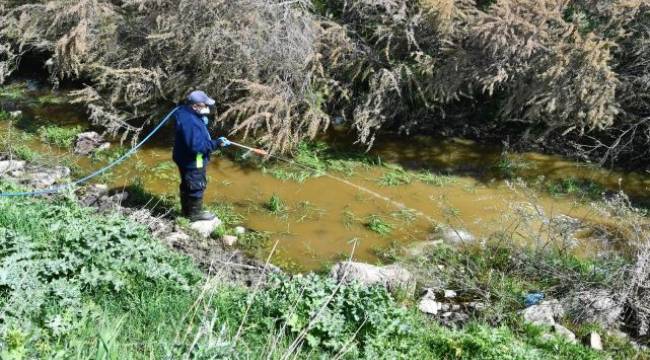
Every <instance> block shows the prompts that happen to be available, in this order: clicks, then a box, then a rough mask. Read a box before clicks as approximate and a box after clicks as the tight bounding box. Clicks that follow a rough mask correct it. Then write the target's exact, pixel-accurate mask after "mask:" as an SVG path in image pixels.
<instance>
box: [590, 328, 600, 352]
mask: <svg viewBox="0 0 650 360" xmlns="http://www.w3.org/2000/svg"><path fill="white" fill-rule="evenodd" d="M589 346H591V348H592V349H594V350H602V349H603V342H602V341H601V340H600V334H598V333H597V332H592V333H591V334H589Z"/></svg>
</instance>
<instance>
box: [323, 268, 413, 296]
mask: <svg viewBox="0 0 650 360" xmlns="http://www.w3.org/2000/svg"><path fill="white" fill-rule="evenodd" d="M330 275H331V276H332V277H333V278H334V279H336V280H337V281H345V282H348V281H358V282H360V283H362V284H364V285H375V284H381V285H383V286H384V287H386V289H388V291H390V292H392V293H396V292H399V291H403V292H405V293H406V294H408V295H412V294H413V292H414V291H415V279H414V277H413V275H412V274H411V273H410V272H409V271H408V270H406V269H404V268H402V267H401V266H399V265H388V266H381V267H380V266H374V265H370V264H365V263H359V262H353V261H343V262H339V263H338V264H336V265H334V267H333V268H332V271H331V273H330Z"/></svg>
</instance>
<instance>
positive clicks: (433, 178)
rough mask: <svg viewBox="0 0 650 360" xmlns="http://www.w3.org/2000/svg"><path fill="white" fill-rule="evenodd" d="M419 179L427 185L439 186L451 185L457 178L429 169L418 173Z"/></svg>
mask: <svg viewBox="0 0 650 360" xmlns="http://www.w3.org/2000/svg"><path fill="white" fill-rule="evenodd" d="M417 179H418V180H420V181H422V182H423V183H425V184H427V185H433V186H437V187H442V186H448V185H451V184H453V183H455V182H456V180H457V179H456V178H455V177H454V176H450V175H442V174H436V173H432V172H431V171H429V170H426V171H423V172H420V173H419V174H417Z"/></svg>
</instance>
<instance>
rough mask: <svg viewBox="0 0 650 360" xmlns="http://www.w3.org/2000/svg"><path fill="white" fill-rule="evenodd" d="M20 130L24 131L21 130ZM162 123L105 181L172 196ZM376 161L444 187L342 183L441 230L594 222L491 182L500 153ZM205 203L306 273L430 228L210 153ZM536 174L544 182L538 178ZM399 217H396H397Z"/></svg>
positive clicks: (417, 154) (334, 187)
mask: <svg viewBox="0 0 650 360" xmlns="http://www.w3.org/2000/svg"><path fill="white" fill-rule="evenodd" d="M26 114H27V116H28V118H29V119H31V120H30V121H35V122H41V121H43V122H44V121H47V122H53V123H58V124H68V125H73V124H84V123H85V122H84V121H85V119H83V115H80V114H79V113H78V112H76V111H74V110H73V109H72V108H71V107H69V106H64V105H57V106H44V107H36V108H34V109H32V111H31V112H30V111H28V112H27V113H26ZM28 124H29V123H28ZM23 125H24V124H23ZM10 132H12V134H14V135H11V138H12V139H17V140H16V141H25V143H26V144H28V145H29V146H30V147H31V148H33V149H35V150H37V151H39V152H41V153H46V154H49V155H48V156H49V157H50V158H57V157H60V156H61V155H62V154H63V152H62V150H60V149H57V148H53V147H50V146H47V145H44V144H42V143H41V142H40V141H39V140H38V139H37V137H36V138H32V139H31V140H20V139H21V137H20V134H21V133H24V131H23V130H21V129H18V128H16V127H10V126H9V124H8V123H7V122H0V134H4V135H7V134H8V133H10ZM171 139H172V132H171V125H170V126H168V127H167V129H166V130H165V131H164V132H163V133H161V134H160V136H158V137H157V139H156V140H155V141H154V142H153V143H152V144H148V145H147V146H145V147H144V148H143V149H142V150H141V151H140V152H139V153H137V155H135V156H134V157H133V158H131V159H129V160H128V161H127V162H125V163H124V164H123V165H120V166H118V167H117V168H116V169H115V170H114V175H115V176H113V177H111V178H110V180H109V182H110V183H111V185H112V186H115V187H121V186H127V185H129V184H131V183H132V182H133V181H134V179H136V178H139V179H141V180H142V181H143V183H144V186H145V188H146V190H147V191H149V192H152V193H154V194H160V195H173V194H175V193H176V192H177V189H178V178H177V175H176V168H175V166H174V165H173V163H171V143H172V141H171ZM372 154H373V155H376V156H379V157H381V158H382V159H383V160H384V161H385V162H389V163H399V164H401V165H402V166H404V167H405V168H431V169H436V170H438V171H444V172H447V173H450V174H452V175H454V176H453V181H451V182H449V183H445V184H443V185H442V186H435V185H428V184H425V183H423V182H421V181H418V180H414V181H412V182H411V183H410V184H406V185H400V186H394V187H385V186H381V185H380V184H379V183H378V182H377V179H378V178H379V177H381V176H382V174H384V173H385V172H386V171H387V170H386V169H384V168H382V167H379V166H372V167H366V168H364V167H359V168H357V169H355V171H354V173H353V174H352V175H349V176H345V175H343V174H336V175H339V176H343V177H344V178H345V179H347V180H349V181H352V182H354V183H355V184H357V185H360V186H364V187H367V188H368V189H370V190H372V191H375V192H378V193H380V194H382V195H385V196H388V197H390V198H392V199H394V200H396V201H399V202H401V203H403V204H405V205H406V206H407V207H409V208H412V209H415V210H417V211H420V212H422V213H424V214H426V215H427V216H429V217H431V218H433V219H435V220H436V222H438V223H440V224H450V225H452V226H454V227H457V228H464V229H467V230H468V231H470V232H471V233H473V234H476V235H478V236H482V235H487V234H489V233H491V232H493V231H494V230H496V229H498V228H499V227H500V226H502V223H503V221H504V217H505V216H506V215H507V214H509V213H510V212H511V211H512V206H513V204H516V203H520V202H525V201H531V200H532V198H531V197H534V198H535V200H534V201H535V202H536V203H538V204H539V205H541V207H542V208H543V209H544V211H545V213H546V214H547V215H551V214H565V215H569V216H572V217H578V218H581V217H582V218H593V217H594V216H595V215H594V214H593V211H592V209H591V208H590V207H589V206H588V205H586V204H585V203H584V202H578V201H577V199H576V198H574V197H572V196H562V197H553V196H551V195H549V194H547V193H545V192H532V193H527V194H523V193H522V192H518V191H513V189H512V188H511V187H510V186H509V183H508V182H507V181H505V180H501V179H499V178H498V177H497V176H496V173H495V171H494V164H495V163H496V162H498V160H499V156H500V150H499V149H498V148H496V147H487V146H480V145H476V144H474V143H472V142H470V141H464V140H454V139H451V140H436V139H427V138H411V139H404V138H396V139H385V140H382V142H380V143H378V144H377V146H376V147H375V148H374V149H373V151H372ZM516 159H517V161H519V162H521V163H523V164H525V166H524V167H523V168H522V169H521V171H520V173H521V174H522V175H525V176H527V177H530V178H538V180H539V181H550V180H555V179H564V178H567V177H578V178H585V179H590V180H592V181H594V182H596V183H598V184H601V185H602V186H604V187H605V188H608V189H612V190H617V189H619V186H620V188H622V189H623V190H625V191H626V192H627V193H629V194H631V195H633V196H637V197H645V196H646V194H647V193H648V189H649V187H650V176H648V174H644V173H626V174H623V173H619V172H612V171H608V170H604V169H601V168H597V167H593V166H588V165H585V164H578V163H575V162H571V161H566V160H564V159H562V158H560V157H557V156H548V155H543V154H537V153H524V154H519V155H516ZM75 161H76V163H77V164H78V166H79V167H80V173H82V174H86V173H88V172H90V171H91V170H93V169H95V168H97V167H99V166H100V164H99V163H96V162H95V163H94V162H92V161H90V160H89V159H78V158H77V159H75ZM208 174H209V179H210V182H209V186H208V190H207V193H206V199H205V201H206V202H207V203H212V202H219V201H226V202H229V203H233V204H234V205H235V207H236V209H237V211H239V212H240V213H242V214H243V215H245V217H246V220H245V226H247V227H249V228H252V229H255V230H257V231H267V232H270V233H271V239H272V242H271V243H273V242H274V241H275V240H277V241H279V245H278V253H277V254H276V256H275V258H276V261H277V262H280V263H281V264H284V265H295V266H297V267H298V268H302V269H313V268H318V267H320V266H322V265H323V264H325V263H327V262H330V261H333V260H334V259H336V258H338V257H341V256H344V255H345V256H347V255H349V253H350V251H351V249H352V247H353V245H352V243H353V240H356V241H357V242H356V244H357V245H356V249H355V253H354V257H355V258H356V259H359V260H363V261H373V260H375V259H376V257H375V254H374V252H373V249H379V248H384V247H387V246H389V245H390V244H391V243H392V242H397V243H408V242H414V241H419V240H423V239H424V238H426V236H427V234H428V233H430V232H431V231H432V229H433V227H434V225H435V224H432V223H431V222H429V221H427V220H426V219H422V218H417V219H404V217H403V216H399V215H400V214H396V210H397V209H396V208H395V207H394V206H393V205H391V204H390V203H387V202H386V201H383V200H381V199H377V198H374V197H372V196H370V195H368V194H367V193H364V192H360V191H358V190H357V189H355V188H353V187H350V186H348V185H345V184H343V183H341V182H338V181H336V180H335V179H332V178H329V177H318V178H311V179H308V180H306V181H305V182H304V183H296V182H293V181H282V180H278V179H276V178H274V177H272V176H270V175H268V174H264V173H263V172H262V171H259V170H256V169H251V168H249V167H243V166H242V165H241V164H239V163H237V162H234V161H231V160H230V159H228V158H227V157H225V156H217V157H215V159H213V161H212V162H211V164H210V165H209V171H208ZM540 176H543V178H539V177H540ZM273 194H276V195H277V196H279V197H280V198H281V199H282V200H283V201H284V203H285V204H286V205H287V207H288V211H287V212H286V213H285V214H284V215H283V216H278V215H275V214H271V213H270V212H269V211H268V210H266V209H265V208H264V207H263V204H264V203H265V202H266V201H268V199H269V198H270V197H271V196H272V195H273ZM373 214H375V215H379V216H381V217H382V218H383V219H384V220H386V221H387V222H389V223H390V224H392V225H393V227H394V230H393V231H392V232H391V233H390V234H389V235H379V234H377V233H374V232H372V231H370V230H369V229H368V228H367V227H366V226H365V225H364V223H365V222H366V220H367V218H368V217H369V216H371V215H373ZM401 215H404V214H403V213H402V214H401Z"/></svg>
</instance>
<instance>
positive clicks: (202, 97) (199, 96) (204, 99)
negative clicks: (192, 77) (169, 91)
mask: <svg viewBox="0 0 650 360" xmlns="http://www.w3.org/2000/svg"><path fill="white" fill-rule="evenodd" d="M187 101H188V102H189V103H190V104H198V103H203V104H206V105H208V106H212V105H214V104H216V101H214V99H213V98H211V97H209V96H208V95H207V94H206V93H205V92H203V91H201V90H194V91H192V92H191V93H190V94H189V95H187Z"/></svg>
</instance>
